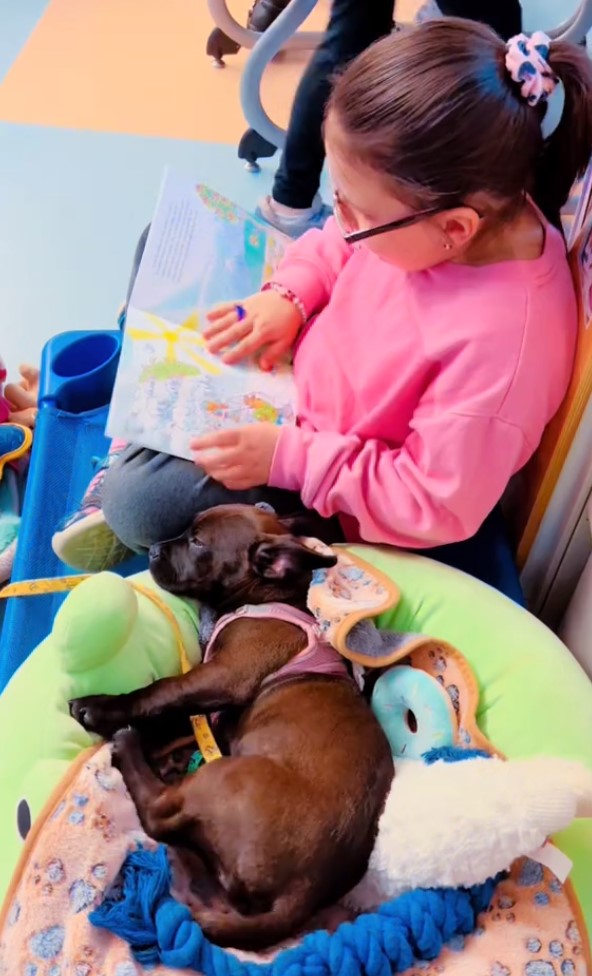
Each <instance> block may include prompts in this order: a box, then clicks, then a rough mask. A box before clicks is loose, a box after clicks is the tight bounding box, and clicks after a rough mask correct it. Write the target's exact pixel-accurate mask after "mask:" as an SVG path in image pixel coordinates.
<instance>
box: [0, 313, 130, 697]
mask: <svg viewBox="0 0 592 976" xmlns="http://www.w3.org/2000/svg"><path fill="white" fill-rule="evenodd" d="M120 347H121V336H120V333H119V332H68V333H64V334H61V335H57V336H54V338H53V339H51V340H50V341H49V342H48V343H47V345H46V347H45V349H44V351H43V357H42V362H41V383H40V397H39V415H38V418H37V426H36V429H35V437H34V442H33V451H32V454H31V463H30V466H29V474H28V478H27V487H26V491H25V498H24V503H23V513H22V522H21V529H20V534H19V543H18V550H17V554H16V559H15V564H14V570H13V575H12V580H13V582H19V581H21V580H29V579H39V578H42V577H55V576H63V575H65V574H72V570H71V569H68V567H66V566H64V565H63V563H61V562H60V560H59V559H58V558H57V557H56V556H55V555H54V553H53V550H52V548H51V537H52V535H53V533H54V531H55V529H56V527H57V526H58V525H59V524H60V523H61V522H62V520H63V519H64V518H65V517H66V516H67V515H68V514H70V513H71V512H73V511H75V510H76V508H77V506H78V504H79V502H80V499H81V498H82V495H83V494H84V491H85V488H86V487H87V485H88V482H89V481H90V478H91V477H92V474H93V470H94V467H95V465H96V461H97V459H100V458H102V457H104V456H105V454H106V453H107V440H106V439H105V435H104V430H105V423H106V420H107V410H108V404H109V399H110V397H111V391H112V388H113V382H114V380H115V372H116V370H117V363H118V360H119V352H120ZM145 566H146V561H145V560H144V559H140V557H137V558H136V559H133V560H130V561H129V562H128V563H125V564H124V565H123V566H121V567H118V571H119V572H121V573H122V575H124V576H125V575H128V574H129V573H131V572H137V571H139V570H140V569H143V568H145ZM64 598H65V595H64V594H55V595H51V596H35V597H13V598H11V599H10V600H8V601H7V602H6V609H5V615H4V624H3V627H2V635H1V638H0V691H1V690H2V689H3V688H4V687H5V685H6V684H7V682H8V681H9V680H10V678H11V677H12V675H13V673H14V672H15V671H16V669H17V668H18V667H19V666H20V664H22V662H23V661H24V660H25V659H26V658H27V657H28V656H29V654H30V653H31V651H32V650H33V649H34V648H35V647H36V646H37V644H39V643H40V642H41V641H42V640H43V639H44V638H45V637H46V636H47V634H48V633H49V632H50V630H51V626H52V622H53V619H54V616H55V613H56V611H57V609H58V607H59V605H60V604H61V602H62V601H63V600H64Z"/></svg>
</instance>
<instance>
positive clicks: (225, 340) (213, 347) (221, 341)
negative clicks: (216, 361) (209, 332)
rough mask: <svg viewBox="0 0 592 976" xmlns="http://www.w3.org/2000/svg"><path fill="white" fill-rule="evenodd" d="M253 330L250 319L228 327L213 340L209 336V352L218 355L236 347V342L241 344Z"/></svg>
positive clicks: (207, 339)
mask: <svg viewBox="0 0 592 976" xmlns="http://www.w3.org/2000/svg"><path fill="white" fill-rule="evenodd" d="M252 329H253V323H252V322H251V320H250V319H244V320H243V321H242V322H234V323H233V324H232V325H229V326H227V327H226V328H225V329H223V330H221V331H220V332H218V334H217V335H215V336H214V337H213V338H212V339H209V338H208V337H207V336H206V337H205V338H206V341H207V345H208V352H213V353H218V352H222V350H223V349H226V347H227V346H232V345H234V343H235V342H240V340H241V339H244V338H245V336H248V335H249V334H250V333H251V331H252Z"/></svg>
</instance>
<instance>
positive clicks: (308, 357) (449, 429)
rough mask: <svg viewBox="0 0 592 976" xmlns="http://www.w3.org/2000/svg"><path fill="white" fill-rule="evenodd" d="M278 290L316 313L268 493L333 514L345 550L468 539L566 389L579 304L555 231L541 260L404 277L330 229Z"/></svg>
mask: <svg viewBox="0 0 592 976" xmlns="http://www.w3.org/2000/svg"><path fill="white" fill-rule="evenodd" d="M274 281H276V282H278V283H280V284H282V285H284V286H285V287H287V288H289V289H290V290H291V291H292V292H294V293H295V294H296V295H297V296H298V297H299V298H300V299H301V301H302V302H303V303H304V306H305V308H306V310H307V312H308V313H309V315H310V316H311V318H310V322H309V324H308V325H307V326H306V328H305V330H304V332H303V334H302V336H301V338H300V340H299V342H298V345H297V347H296V350H295V361H294V366H295V377H296V384H297V389H298V398H299V402H298V416H299V423H298V426H296V427H284V428H282V430H281V433H280V437H279V441H278V445H277V449H276V452H275V456H274V459H273V465H272V470H271V475H270V479H269V483H270V485H272V486H274V487H277V488H287V489H291V490H293V491H297V492H299V493H300V495H301V497H302V500H303V502H304V504H305V505H306V506H307V507H309V508H313V509H316V511H317V512H319V513H320V514H321V515H323V516H330V515H335V514H338V515H340V516H341V521H342V523H343V526H344V530H345V532H346V535H347V537H348V539H350V540H359V539H363V540H365V541H367V542H376V543H389V544H392V545H397V546H406V547H413V548H416V547H417V548H419V547H424V546H425V547H427V546H434V545H440V544H443V543H449V542H457V541H460V540H461V539H465V538H468V537H470V536H471V535H473V534H474V533H475V532H476V531H477V529H478V528H479V527H480V525H481V524H482V522H483V521H484V519H485V518H486V516H487V515H488V514H489V512H490V511H491V510H492V508H493V507H494V506H495V505H496V503H497V502H498V501H499V500H500V498H501V496H502V494H503V492H504V490H505V488H506V486H507V484H508V482H509V480H510V478H511V477H512V475H513V474H515V472H517V471H518V470H519V469H520V468H521V467H522V466H523V465H524V464H525V463H526V462H527V461H528V459H529V458H530V457H531V455H532V454H533V452H534V451H535V449H536V447H537V445H538V444H539V441H540V439H541V436H542V433H543V430H544V428H545V426H546V425H547V423H548V422H549V420H551V418H552V417H553V415H554V414H555V412H556V411H557V409H558V408H559V406H560V404H561V401H562V399H563V397H564V395H565V392H566V388H567V384H568V382H569V377H570V370H571V367H572V362H573V355H574V346H575V336H576V321H577V319H576V314H577V313H576V301H575V294H574V287H573V283H572V279H571V274H570V271H569V267H568V263H567V259H566V254H565V246H564V243H563V240H562V238H561V235H560V234H559V233H558V232H557V231H556V230H555V229H554V228H552V227H550V226H547V227H546V243H545V248H544V252H543V254H542V255H541V257H539V258H537V259H536V260H533V261H504V262H500V263H498V264H491V265H486V266H483V267H469V266H466V265H458V264H450V263H447V264H441V265H439V266H438V267H436V268H432V269H430V270H428V271H421V272H414V273H405V272H403V271H400V270H398V269H397V268H395V267H393V266H392V265H389V264H386V263H384V262H383V261H381V260H380V259H379V258H377V257H376V256H375V255H373V254H372V252H371V251H369V250H368V249H367V248H365V247H364V246H363V245H362V246H358V247H351V246H349V245H347V244H346V243H345V242H344V240H343V238H342V236H341V234H340V232H339V230H338V227H337V225H336V223H335V221H334V220H330V221H329V222H328V224H327V225H326V226H325V229H324V230H323V231H317V230H314V231H310V232H309V233H308V234H306V235H305V236H304V237H302V238H301V239H300V240H299V241H297V242H296V243H294V244H293V245H291V246H290V247H289V248H288V251H287V253H286V256H285V258H284V260H283V261H282V262H281V264H280V266H279V268H278V270H277V271H276V273H275V274H274Z"/></svg>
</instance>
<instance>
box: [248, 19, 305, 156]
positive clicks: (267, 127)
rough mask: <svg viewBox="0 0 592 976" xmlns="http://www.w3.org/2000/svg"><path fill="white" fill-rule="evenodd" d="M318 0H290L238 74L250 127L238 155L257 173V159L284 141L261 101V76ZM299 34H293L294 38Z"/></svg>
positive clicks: (282, 132)
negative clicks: (240, 75) (240, 73)
mask: <svg viewBox="0 0 592 976" xmlns="http://www.w3.org/2000/svg"><path fill="white" fill-rule="evenodd" d="M316 4H317V0H291V2H290V3H289V4H288V6H287V7H286V9H285V10H284V11H283V13H282V14H280V16H279V17H278V18H277V20H276V21H274V23H273V24H272V25H271V27H269V28H268V29H267V30H266V31H265V33H264V34H262V35H261V37H260V39H259V41H258V42H257V45H256V46H255V48H254V49H253V52H252V54H251V56H250V58H249V60H248V61H247V64H246V66H245V70H244V71H243V74H242V77H241V87H240V98H241V105H242V109H243V113H244V116H245V118H246V120H247V122H249V123H250V126H251V128H250V129H249V130H248V131H247V132H246V133H245V135H244V136H243V138H242V139H241V141H240V145H239V152H238V154H239V158H240V159H244V160H246V167H247V169H248V170H250V171H251V172H257V170H258V169H259V166H258V165H257V159H260V158H262V157H269V156H272V155H273V152H272V151H271V150H272V149H273V150H274V151H275V149H277V148H281V146H283V144H284V139H285V135H286V134H285V132H284V130H283V129H280V127H279V126H277V125H275V123H274V122H272V121H271V119H270V118H269V116H268V114H267V112H266V111H265V109H264V108H263V105H262V102H261V79H262V77H263V72H264V71H265V69H266V67H267V65H268V64H269V62H270V61H272V60H273V58H274V57H275V56H276V54H277V53H278V52H279V51H280V50H281V49H282V48H283V47H285V46H286V38H288V37H290V36H291V35H294V34H296V31H297V30H298V28H299V27H300V25H301V24H302V23H304V21H305V20H306V18H307V17H308V15H309V14H310V13H311V11H312V10H314V8H315V6H316ZM298 36H302V35H299V34H296V37H298Z"/></svg>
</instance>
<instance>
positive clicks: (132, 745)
mask: <svg viewBox="0 0 592 976" xmlns="http://www.w3.org/2000/svg"><path fill="white" fill-rule="evenodd" d="M140 748H141V739H140V733H139V732H138V730H137V729H134V728H132V726H131V725H128V726H126V728H124V729H118V730H117V732H115V734H114V735H113V738H112V740H111V763H112V765H113V766H115V768H116V769H120V768H121V764H122V761H123V757H124V756H126V755H128V754H129V753H130V751H132V750H134V749H140Z"/></svg>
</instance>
